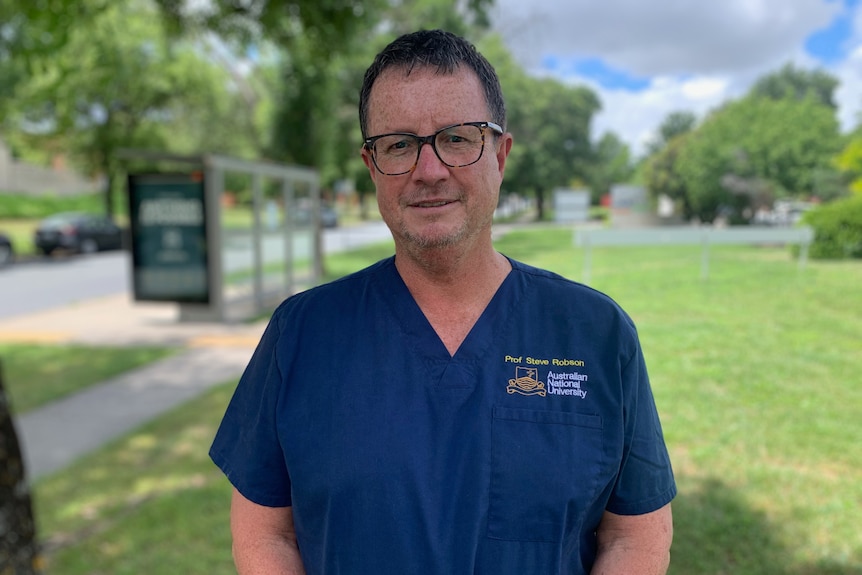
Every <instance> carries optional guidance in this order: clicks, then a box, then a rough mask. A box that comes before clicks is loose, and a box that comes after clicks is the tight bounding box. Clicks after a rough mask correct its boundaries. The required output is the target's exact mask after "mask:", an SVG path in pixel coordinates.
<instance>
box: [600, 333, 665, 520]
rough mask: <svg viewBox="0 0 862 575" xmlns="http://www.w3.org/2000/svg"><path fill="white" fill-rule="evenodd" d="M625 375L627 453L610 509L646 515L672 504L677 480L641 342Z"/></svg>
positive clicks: (624, 455)
mask: <svg viewBox="0 0 862 575" xmlns="http://www.w3.org/2000/svg"><path fill="white" fill-rule="evenodd" d="M622 376H623V393H624V394H625V397H624V408H623V426H624V434H625V443H624V452H623V460H622V463H621V466H620V473H619V476H618V478H617V481H616V485H615V486H614V489H613V492H612V494H611V498H610V500H609V502H608V505H607V510H608V511H610V512H611V513H616V514H618V515H642V514H644V513H649V512H651V511H655V510H657V509H659V508H661V507H663V506H664V505H666V504H667V503H669V502H670V501H671V500H672V499H673V498H674V497H675V496H676V483H675V481H674V477H673V470H672V468H671V463H670V457H669V455H668V452H667V446H666V445H665V441H664V436H663V434H662V429H661V422H660V421H659V416H658V410H657V409H656V405H655V399H654V398H653V393H652V389H651V387H650V383H649V377H648V375H647V370H646V364H645V362H644V358H643V353H642V351H641V348H640V346H639V345H638V346H637V348H636V351H635V353H634V355H633V356H632V357H631V359H630V360H629V362H628V364H627V365H626V366H624V368H623V372H622Z"/></svg>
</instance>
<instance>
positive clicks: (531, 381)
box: [506, 366, 546, 397]
mask: <svg viewBox="0 0 862 575" xmlns="http://www.w3.org/2000/svg"><path fill="white" fill-rule="evenodd" d="M506 391H508V392H509V393H520V394H521V395H541V396H542V397H545V393H546V391H545V384H544V383H543V382H541V381H539V370H538V369H536V368H535V367H520V366H518V367H516V368H515V379H510V380H509V385H507V386H506Z"/></svg>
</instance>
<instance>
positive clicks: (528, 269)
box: [509, 258, 634, 327]
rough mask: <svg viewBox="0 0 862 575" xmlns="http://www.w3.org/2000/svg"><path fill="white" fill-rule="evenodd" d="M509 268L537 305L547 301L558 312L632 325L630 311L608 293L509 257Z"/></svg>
mask: <svg viewBox="0 0 862 575" xmlns="http://www.w3.org/2000/svg"><path fill="white" fill-rule="evenodd" d="M509 261H510V262H511V263H512V270H513V271H515V272H517V273H519V274H520V276H521V281H523V282H524V284H525V293H526V294H528V297H529V298H530V299H531V300H532V301H533V302H537V303H538V304H539V305H549V306H552V307H553V308H555V309H557V310H559V311H560V312H561V313H572V312H576V313H578V314H579V315H581V314H583V315H586V316H589V317H593V318H594V319H596V321H608V320H611V319H618V320H621V321H622V323H624V324H628V325H629V326H631V327H634V323H633V322H632V320H631V318H630V317H629V315H628V314H627V313H626V312H625V310H623V308H622V307H621V306H620V305H619V304H618V303H617V302H616V300H614V299H613V298H612V297H611V296H609V295H608V294H606V293H604V292H602V291H599V290H597V289H595V288H592V287H590V286H588V285H586V284H582V283H580V282H577V281H575V280H572V279H569V278H567V277H564V276H562V275H560V274H558V273H556V272H552V271H550V270H547V269H543V268H538V267H535V266H531V265H528V264H525V263H523V262H519V261H517V260H513V259H511V258H510V259H509Z"/></svg>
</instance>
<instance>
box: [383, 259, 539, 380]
mask: <svg viewBox="0 0 862 575" xmlns="http://www.w3.org/2000/svg"><path fill="white" fill-rule="evenodd" d="M506 259H507V260H508V261H509V263H510V264H511V267H512V269H511V270H510V271H509V273H508V275H507V276H506V277H505V278H504V279H503V282H502V283H501V284H500V286H499V287H498V288H497V291H496V292H495V293H494V295H493V297H492V298H491V300H490V301H489V302H488V305H486V306H485V309H484V310H482V313H481V314H480V315H479V318H478V319H477V320H476V323H475V324H473V327H472V328H470V331H469V332H468V333H467V336H466V337H465V338H464V341H463V342H461V345H460V347H459V348H458V350H457V351H456V352H455V354H454V355H450V354H449V350H448V349H446V346H445V345H444V344H443V340H442V339H440V336H439V335H437V332H436V331H435V330H434V327H433V326H432V325H431V322H429V321H428V318H427V317H425V314H424V313H423V312H422V309H421V308H420V307H419V304H418V303H416V300H415V299H414V298H413V295H412V294H411V293H410V290H409V289H408V288H407V284H405V283H404V280H403V279H402V278H401V274H399V273H398V269H397V268H396V266H395V257H394V256H393V257H391V258H390V259H389V261H388V265H387V266H385V270H384V271H385V273H386V274H387V275H388V277H385V278H384V281H383V282H382V285H383V286H385V289H386V290H387V291H386V292H385V293H384V294H383V297H384V298H386V299H387V300H388V301H389V308H390V310H391V311H392V313H393V315H394V316H395V318H396V320H397V322H398V325H399V326H400V328H401V331H402V334H403V336H404V337H405V338H406V340H407V341H409V342H410V347H412V348H413V349H415V350H416V352H417V353H419V354H420V355H421V356H422V357H423V358H424V359H426V360H430V361H433V362H441V361H444V362H446V363H451V362H459V363H461V362H463V363H477V362H480V361H482V360H484V359H485V350H486V349H487V348H488V347H489V346H490V345H491V342H492V341H493V339H494V338H495V337H496V336H497V334H499V333H501V330H502V328H503V327H504V326H505V324H506V318H507V317H509V316H510V314H511V311H512V309H513V308H514V306H515V305H516V304H517V302H518V301H519V300H520V298H521V296H522V294H523V285H522V282H519V281H517V280H516V276H518V273H517V272H518V270H519V267H518V265H517V263H516V262H514V261H513V260H511V259H510V258H508V257H506Z"/></svg>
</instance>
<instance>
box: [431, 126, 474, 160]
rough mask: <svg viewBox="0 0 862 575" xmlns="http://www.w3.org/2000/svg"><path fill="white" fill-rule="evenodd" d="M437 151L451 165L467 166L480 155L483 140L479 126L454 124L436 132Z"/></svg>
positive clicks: (435, 143)
mask: <svg viewBox="0 0 862 575" xmlns="http://www.w3.org/2000/svg"><path fill="white" fill-rule="evenodd" d="M434 145H435V147H436V148H437V153H438V154H439V155H440V159H441V160H443V162H444V163H446V164H449V165H450V166H453V167H459V166H468V165H470V164H473V163H475V162H476V161H478V160H479V158H480V157H481V156H482V147H483V145H484V140H483V138H482V128H480V127H479V126H454V127H452V128H446V129H445V130H443V131H442V132H440V133H438V134H437V138H435V140H434Z"/></svg>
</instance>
